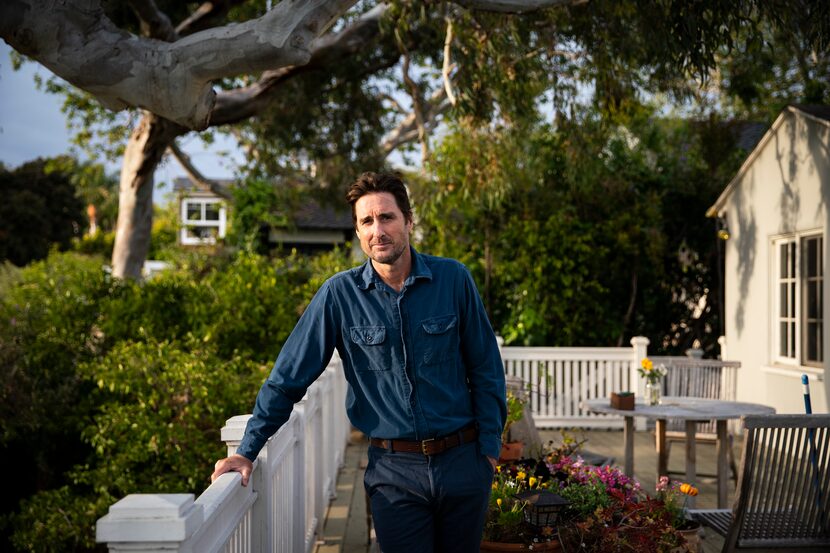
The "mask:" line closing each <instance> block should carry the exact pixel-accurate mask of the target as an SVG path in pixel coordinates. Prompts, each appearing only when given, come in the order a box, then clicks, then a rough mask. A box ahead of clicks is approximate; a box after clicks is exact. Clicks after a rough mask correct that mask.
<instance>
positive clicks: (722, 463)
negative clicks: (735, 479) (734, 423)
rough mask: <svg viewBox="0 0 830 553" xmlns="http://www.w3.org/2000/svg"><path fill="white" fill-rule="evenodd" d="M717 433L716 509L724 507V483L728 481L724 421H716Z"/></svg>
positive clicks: (727, 443)
mask: <svg viewBox="0 0 830 553" xmlns="http://www.w3.org/2000/svg"><path fill="white" fill-rule="evenodd" d="M717 433H718V444H717V449H718V451H717V453H718V509H726V483H727V482H728V481H729V463H728V461H727V456H726V453H727V452H726V448H728V447H729V440H728V439H727V437H726V421H725V420H719V421H717Z"/></svg>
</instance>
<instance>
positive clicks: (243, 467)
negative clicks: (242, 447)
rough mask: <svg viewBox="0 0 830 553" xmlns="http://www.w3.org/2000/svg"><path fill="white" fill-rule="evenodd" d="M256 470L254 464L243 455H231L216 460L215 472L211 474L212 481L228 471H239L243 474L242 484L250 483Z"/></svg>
mask: <svg viewBox="0 0 830 553" xmlns="http://www.w3.org/2000/svg"><path fill="white" fill-rule="evenodd" d="M253 470H254V464H253V463H252V462H251V461H250V460H249V459H248V458H247V457H243V456H242V455H231V456H230V457H226V458H224V459H220V460H218V461H216V465H214V471H213V474H211V475H210V481H211V482H215V481H216V479H217V478H219V477H220V476H221V475H223V474H225V473H226V472H238V473H239V474H241V475H242V485H243V486H247V485H248V479H249V478H250V477H251V472H252V471H253Z"/></svg>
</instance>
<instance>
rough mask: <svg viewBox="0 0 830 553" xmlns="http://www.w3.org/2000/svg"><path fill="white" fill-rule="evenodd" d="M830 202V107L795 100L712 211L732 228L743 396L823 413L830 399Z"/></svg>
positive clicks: (728, 329) (729, 344) (730, 308)
mask: <svg viewBox="0 0 830 553" xmlns="http://www.w3.org/2000/svg"><path fill="white" fill-rule="evenodd" d="M828 200H830V106H802V105H792V106H788V107H787V108H786V109H784V111H782V112H781V114H780V115H779V116H778V118H777V119H776V120H775V122H774V123H773V124H772V127H771V128H770V129H769V130H768V131H767V132H766V134H765V135H764V136H763V138H762V139H761V141H760V142H759V143H758V145H757V146H756V147H755V149H754V150H752V152H751V153H750V154H749V156H748V157H747V159H746V161H745V162H744V164H743V165H742V166H741V168H740V170H739V171H738V173H737V175H735V177H734V178H733V179H732V181H731V182H730V183H729V185H728V186H727V187H726V189H725V190H724V191H723V193H722V194H721V195H720V197H719V198H718V200H717V202H715V204H714V205H713V206H712V207H711V208H710V209H709V211H708V212H707V215H708V216H710V217H718V218H719V219H720V221H721V226H722V228H723V230H725V231H727V232H728V237H729V238H728V240H727V241H726V266H725V271H724V274H725V296H726V298H725V299H726V302H725V317H726V320H725V321H724V327H725V336H726V340H725V351H724V352H722V353H723V357H724V358H725V359H729V360H736V361H740V362H741V367H742V368H741V369H740V371H739V378H738V400H739V401H756V402H761V403H765V404H767V405H770V406H772V407H775V408H776V409H777V410H778V412H779V413H800V412H804V401H803V392H802V385H801V375H802V374H806V375H808V377H809V379H810V391H811V393H812V404H813V411H814V412H827V409H828V398H829V397H830V371H828V369H827V367H828V362H829V361H830V360H828V355H827V350H828V345H830V332H827V331H826V329H825V328H824V314H825V313H827V312H828V308H830V300H828V297H830V294H828V293H827V291H828V284H827V281H826V279H825V277H824V275H825V266H826V259H827V229H828V209H827V202H828Z"/></svg>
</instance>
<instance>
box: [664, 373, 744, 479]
mask: <svg viewBox="0 0 830 553" xmlns="http://www.w3.org/2000/svg"><path fill="white" fill-rule="evenodd" d="M651 360H652V362H653V363H654V365H655V366H660V365H662V366H664V367H666V369H667V371H666V376H665V377H664V378H663V388H662V393H663V395H664V396H676V397H700V398H706V399H723V400H727V401H734V400H735V399H736V390H737V369H739V368H740V366H741V363H740V362H739V361H719V360H716V359H695V358H692V357H653V358H651ZM735 422H736V423H737V421H735ZM730 430H731V429H730ZM727 440H728V446H727V450H726V452H727V456H728V460H729V468H730V469H731V474H732V479H733V480H737V479H738V467H737V464H736V463H735V456H734V455H733V453H732V446H733V443H734V432H732V431H730V432H729V433H728V435H727ZM685 441H686V427H685V423H684V422H683V421H676V420H669V421H667V426H666V455H667V456H670V455H671V444H672V442H685ZM695 441H696V442H697V443H704V444H713V445H714V444H716V443H717V432H716V429H715V421H708V422H702V423H699V424H698V425H697V428H696V431H695ZM701 476H714V475H701Z"/></svg>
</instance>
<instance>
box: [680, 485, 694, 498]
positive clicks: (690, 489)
mask: <svg viewBox="0 0 830 553" xmlns="http://www.w3.org/2000/svg"><path fill="white" fill-rule="evenodd" d="M680 493H684V494H686V495H690V496H692V497H694V496H696V495H697V493H698V489H697V488H695V487H694V486H692V485H691V484H685V483H684V484H680Z"/></svg>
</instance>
